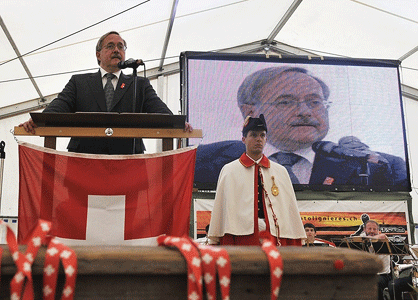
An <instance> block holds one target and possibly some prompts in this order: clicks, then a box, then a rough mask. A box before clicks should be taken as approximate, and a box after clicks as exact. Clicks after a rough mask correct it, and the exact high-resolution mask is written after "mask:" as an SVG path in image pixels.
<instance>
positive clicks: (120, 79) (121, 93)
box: [19, 31, 193, 154]
mask: <svg viewBox="0 0 418 300" xmlns="http://www.w3.org/2000/svg"><path fill="white" fill-rule="evenodd" d="M125 51H126V41H125V40H124V39H123V38H122V37H121V36H120V35H119V33H118V32H116V31H110V32H108V33H106V34H104V35H103V36H102V37H101V38H100V39H99V41H98V42H97V45H96V57H97V62H98V64H99V66H100V69H99V71H98V72H96V73H88V74H79V75H73V76H72V77H71V79H70V81H69V82H68V83H67V85H66V86H65V87H64V89H63V91H62V92H61V93H60V94H58V97H57V98H56V99H54V100H53V101H52V102H51V103H50V104H49V105H48V107H47V108H45V110H44V112H57V113H75V112H116V113H123V112H133V113H162V114H172V112H171V110H170V109H169V108H168V107H167V105H166V104H165V103H164V102H163V101H162V100H161V99H160V98H159V97H158V96H157V93H156V92H155V90H154V89H153V87H152V86H151V84H150V82H149V80H148V79H147V78H143V77H138V78H137V92H136V99H135V105H133V104H134V103H132V101H133V86H134V84H133V77H132V76H128V75H125V74H123V73H122V71H121V69H120V68H119V66H118V63H120V62H123V61H125ZM134 107H135V111H133V110H134V109H133V108H134ZM19 126H23V127H24V129H25V130H26V131H27V132H32V133H35V128H36V124H35V123H34V122H33V120H32V119H29V120H28V121H26V122H24V123H22V124H19ZM192 130H193V128H192V127H191V126H190V124H188V123H186V125H185V131H192ZM67 148H68V151H71V152H81V153H93V154H132V153H143V152H144V150H145V147H144V144H143V142H142V140H141V139H139V138H137V139H128V138H113V139H106V138H71V140H70V143H69V144H68V147H67Z"/></svg>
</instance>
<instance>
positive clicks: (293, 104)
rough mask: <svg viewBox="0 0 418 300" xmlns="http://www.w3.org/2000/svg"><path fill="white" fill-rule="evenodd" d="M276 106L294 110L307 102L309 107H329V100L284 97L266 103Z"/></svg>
mask: <svg viewBox="0 0 418 300" xmlns="http://www.w3.org/2000/svg"><path fill="white" fill-rule="evenodd" d="M265 104H270V105H273V106H276V107H277V108H278V109H287V110H292V109H295V108H299V106H301V105H302V104H305V105H306V106H307V107H308V108H309V109H313V110H315V109H320V108H328V107H329V104H330V103H329V102H327V101H325V100H322V99H320V98H318V99H316V98H315V99H309V100H304V101H298V100H297V99H282V100H278V101H275V102H270V103H265Z"/></svg>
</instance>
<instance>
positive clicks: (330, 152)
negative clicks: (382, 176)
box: [312, 141, 370, 160]
mask: <svg viewBox="0 0 418 300" xmlns="http://www.w3.org/2000/svg"><path fill="white" fill-rule="evenodd" d="M312 150H313V151H314V152H315V153H318V154H321V155H323V156H328V157H334V158H341V159H364V160H367V159H369V156H370V154H369V153H365V152H363V151H359V150H353V149H348V148H344V147H340V146H338V145H337V144H335V143H333V142H323V141H319V142H315V143H313V144H312Z"/></svg>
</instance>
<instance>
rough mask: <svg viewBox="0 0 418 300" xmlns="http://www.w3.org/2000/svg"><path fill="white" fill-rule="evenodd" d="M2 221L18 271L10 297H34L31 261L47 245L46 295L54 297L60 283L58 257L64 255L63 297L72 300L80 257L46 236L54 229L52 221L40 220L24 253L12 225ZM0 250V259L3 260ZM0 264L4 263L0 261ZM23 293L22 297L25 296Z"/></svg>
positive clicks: (27, 298) (45, 297)
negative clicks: (58, 279)
mask: <svg viewBox="0 0 418 300" xmlns="http://www.w3.org/2000/svg"><path fill="white" fill-rule="evenodd" d="M0 224H2V225H6V228H7V235H6V240H7V244H8V246H9V250H10V253H11V254H12V258H13V261H14V262H15V264H16V267H17V272H16V274H15V276H14V277H13V279H12V280H11V282H10V298H11V299H23V300H33V299H34V292H33V278H32V264H33V261H34V260H35V257H36V254H37V253H38V250H39V248H40V247H41V246H42V245H47V244H49V246H48V249H47V251H46V254H45V265H44V274H45V276H44V286H43V290H42V291H43V299H44V300H49V299H55V290H56V285H57V278H58V270H59V261H60V258H61V261H62V264H63V266H64V270H65V278H66V283H65V287H64V289H63V292H62V297H61V299H69V300H72V299H73V298H74V290H75V281H76V275H77V257H76V254H75V252H74V251H73V250H72V249H70V248H69V247H67V246H65V245H63V244H61V243H59V242H57V241H56V240H55V239H52V240H51V237H49V236H47V235H48V233H49V231H50V229H51V222H48V221H45V220H39V222H38V225H37V226H36V228H35V230H34V231H33V233H32V235H31V238H30V239H29V240H28V244H27V248H26V252H25V253H22V252H20V251H19V249H18V245H17V241H16V236H15V235H14V232H13V230H12V229H10V227H9V226H7V224H6V223H4V222H3V220H0ZM1 254H2V253H1V251H0V261H1ZM0 266H1V264H0ZM22 294H23V297H22Z"/></svg>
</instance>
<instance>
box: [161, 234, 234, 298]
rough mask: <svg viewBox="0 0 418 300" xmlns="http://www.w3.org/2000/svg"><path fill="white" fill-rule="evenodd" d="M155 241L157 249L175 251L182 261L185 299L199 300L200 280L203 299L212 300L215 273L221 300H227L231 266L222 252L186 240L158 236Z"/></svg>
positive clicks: (188, 239) (214, 293)
mask: <svg viewBox="0 0 418 300" xmlns="http://www.w3.org/2000/svg"><path fill="white" fill-rule="evenodd" d="M157 241H158V244H159V245H160V246H168V247H170V246H174V247H176V248H177V249H178V250H179V251H180V252H181V254H182V255H183V257H184V258H185V259H186V263H187V278H188V282H187V286H188V288H187V290H188V291H187V299H195V300H197V299H203V292H202V290H203V286H202V279H203V281H204V283H205V288H206V296H207V299H212V300H216V272H217V273H218V278H219V286H220V290H221V295H222V300H229V290H230V288H229V287H230V282H231V262H230V260H229V255H228V253H227V252H226V250H225V249H222V248H219V247H212V246H204V245H200V244H198V243H196V242H194V241H193V240H191V239H190V238H189V237H182V238H179V237H170V236H160V237H158V239H157ZM196 279H197V280H196Z"/></svg>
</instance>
